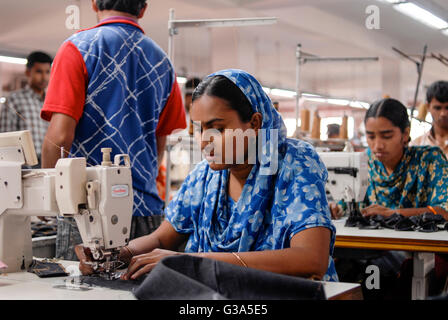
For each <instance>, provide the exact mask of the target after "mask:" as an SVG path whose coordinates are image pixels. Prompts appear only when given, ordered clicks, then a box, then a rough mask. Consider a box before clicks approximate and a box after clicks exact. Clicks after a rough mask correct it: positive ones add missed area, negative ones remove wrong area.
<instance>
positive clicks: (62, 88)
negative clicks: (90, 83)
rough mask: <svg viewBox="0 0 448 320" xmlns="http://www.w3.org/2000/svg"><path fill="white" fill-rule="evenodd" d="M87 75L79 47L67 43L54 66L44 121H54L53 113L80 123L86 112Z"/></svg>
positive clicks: (56, 58) (44, 108) (43, 115)
mask: <svg viewBox="0 0 448 320" xmlns="http://www.w3.org/2000/svg"><path fill="white" fill-rule="evenodd" d="M87 76H88V75H87V69H86V65H85V63H84V59H83V58H82V55H81V53H80V52H79V50H78V48H76V46H75V45H74V44H73V43H72V42H71V41H66V42H64V44H63V45H62V46H61V48H60V49H59V51H58V53H57V54H56V57H55V58H54V61H53V65H52V67H51V76H50V83H49V84H48V89H47V94H46V96H45V102H44V106H43V107H42V110H41V113H40V116H41V118H42V119H44V120H47V121H50V120H51V116H52V115H53V113H63V114H65V115H68V116H70V117H72V118H73V119H75V120H76V122H78V121H79V119H80V118H81V116H82V112H83V110H84V103H85V99H86V84H87Z"/></svg>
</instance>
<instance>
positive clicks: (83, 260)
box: [75, 244, 93, 276]
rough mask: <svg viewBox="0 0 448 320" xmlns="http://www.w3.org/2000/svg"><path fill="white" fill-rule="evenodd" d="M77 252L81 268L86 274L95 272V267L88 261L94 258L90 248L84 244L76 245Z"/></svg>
mask: <svg viewBox="0 0 448 320" xmlns="http://www.w3.org/2000/svg"><path fill="white" fill-rule="evenodd" d="M75 253H76V256H77V257H78V259H79V270H80V271H81V273H82V274H83V275H84V276H87V275H89V274H92V273H93V268H92V266H91V265H89V264H88V262H91V261H92V260H93V258H92V253H91V252H90V249H89V248H85V247H84V246H83V245H82V244H78V245H77V246H75Z"/></svg>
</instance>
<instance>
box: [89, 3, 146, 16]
mask: <svg viewBox="0 0 448 320" xmlns="http://www.w3.org/2000/svg"><path fill="white" fill-rule="evenodd" d="M145 4H146V0H96V6H97V7H98V9H99V10H100V11H103V10H115V11H120V12H126V13H129V14H132V15H133V16H138V15H139V13H140V11H141V10H142V9H143V8H144V6H145Z"/></svg>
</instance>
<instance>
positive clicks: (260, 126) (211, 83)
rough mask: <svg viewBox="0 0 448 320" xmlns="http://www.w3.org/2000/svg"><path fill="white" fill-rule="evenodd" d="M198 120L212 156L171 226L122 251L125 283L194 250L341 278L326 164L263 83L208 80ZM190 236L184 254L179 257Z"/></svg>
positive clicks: (198, 93) (187, 184)
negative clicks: (292, 133) (296, 133)
mask: <svg viewBox="0 0 448 320" xmlns="http://www.w3.org/2000/svg"><path fill="white" fill-rule="evenodd" d="M191 119H192V120H193V122H194V124H195V126H196V128H195V130H196V131H199V132H200V140H201V149H202V151H203V152H204V153H205V157H206V159H205V160H204V161H202V162H200V163H199V164H198V165H197V166H196V167H195V169H194V170H193V171H192V172H191V173H190V174H189V175H188V177H187V178H186V180H185V181H184V183H183V184H182V186H181V188H180V190H179V191H178V192H177V193H176V195H175V197H174V199H173V200H172V201H171V202H170V204H169V205H168V207H167V208H166V211H165V214H166V220H165V221H164V222H163V223H162V225H161V226H160V227H159V228H158V229H157V230H156V231H155V232H154V233H152V234H150V235H148V236H144V237H141V238H138V239H134V240H132V241H131V242H130V243H129V245H128V246H127V247H125V248H124V249H123V250H122V253H121V256H122V258H123V260H128V261H130V265H129V268H128V272H127V274H125V275H124V277H123V278H124V279H135V278H137V277H139V276H140V275H142V274H144V273H147V272H149V271H150V270H151V269H152V268H153V267H154V266H155V265H156V264H157V262H158V261H159V260H161V259H162V258H164V257H166V256H169V255H178V254H192V255H198V256H200V257H204V258H211V259H215V260H220V261H224V262H228V263H232V264H237V265H243V266H246V267H252V268H256V269H262V270H267V271H272V272H277V273H281V274H288V275H297V276H303V277H312V278H318V279H323V280H328V281H337V280H338V279H337V274H336V270H335V268H334V262H333V259H332V254H333V247H334V241H335V228H334V226H333V224H332V222H331V215H330V211H329V207H328V203H327V199H326V195H325V182H326V180H327V171H326V168H325V166H324V164H323V163H322V162H321V160H320V158H319V156H318V155H317V153H316V152H315V150H314V149H313V147H312V146H311V145H309V144H307V143H305V142H303V141H300V140H296V139H288V138H286V128H285V125H284V123H283V120H282V118H281V116H280V114H279V113H278V112H277V111H276V110H275V109H274V107H273V106H272V103H271V100H270V99H269V97H268V96H267V95H266V93H265V92H264V91H263V89H262V87H261V85H260V84H259V83H258V81H257V80H255V78H253V77H252V76H251V75H249V74H248V73H246V72H244V71H241V70H223V71H220V72H217V73H214V74H212V75H210V76H208V77H207V78H206V79H205V80H204V81H203V82H201V83H200V84H199V85H198V87H197V88H196V90H195V92H194V93H193V103H192V107H191ZM187 239H188V242H187V244H186V247H185V253H179V252H175V251H171V250H176V249H177V248H178V247H179V245H180V244H182V242H183V241H185V240H187ZM78 256H79V258H80V261H81V271H83V273H88V272H89V267H88V266H87V265H84V264H83V259H85V257H84V256H83V255H82V254H81V255H78Z"/></svg>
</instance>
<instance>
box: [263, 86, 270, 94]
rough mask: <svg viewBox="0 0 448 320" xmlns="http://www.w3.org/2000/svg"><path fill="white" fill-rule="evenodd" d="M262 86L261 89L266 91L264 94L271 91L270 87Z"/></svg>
mask: <svg viewBox="0 0 448 320" xmlns="http://www.w3.org/2000/svg"><path fill="white" fill-rule="evenodd" d="M262 88H263V91H264V92H265V93H266V94H270V93H271V88H266V87H262Z"/></svg>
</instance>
